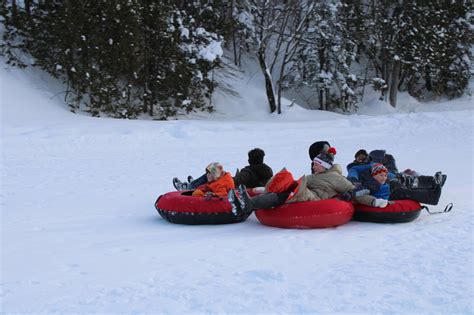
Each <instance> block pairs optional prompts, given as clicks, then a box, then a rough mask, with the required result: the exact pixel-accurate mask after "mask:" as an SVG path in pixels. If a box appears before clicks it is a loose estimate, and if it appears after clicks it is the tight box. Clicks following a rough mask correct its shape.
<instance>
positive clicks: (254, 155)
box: [248, 148, 265, 165]
mask: <svg viewBox="0 0 474 315" xmlns="http://www.w3.org/2000/svg"><path fill="white" fill-rule="evenodd" d="M248 155H249V164H250V165H258V164H262V163H263V157H264V156H265V152H264V151H263V150H262V149H260V148H255V149H252V150H250V151H249V153H248Z"/></svg>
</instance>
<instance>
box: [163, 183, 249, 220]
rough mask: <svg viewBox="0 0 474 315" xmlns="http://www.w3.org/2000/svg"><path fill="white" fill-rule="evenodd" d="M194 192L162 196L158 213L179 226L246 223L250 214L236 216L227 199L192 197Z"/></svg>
mask: <svg viewBox="0 0 474 315" xmlns="http://www.w3.org/2000/svg"><path fill="white" fill-rule="evenodd" d="M191 194H192V191H186V192H182V191H173V192H169V193H166V194H164V195H161V196H160V197H158V199H157V200H156V202H155V208H156V210H157V211H158V213H159V214H160V215H161V216H162V217H163V219H165V220H166V221H169V222H171V223H177V224H190V225H198V224H225V223H237V222H242V221H245V220H246V219H247V218H248V216H249V214H245V215H240V216H236V215H234V214H233V213H232V211H231V209H232V207H231V205H230V203H229V202H228V201H227V199H223V198H212V199H210V200H205V199H204V198H203V197H193V196H191Z"/></svg>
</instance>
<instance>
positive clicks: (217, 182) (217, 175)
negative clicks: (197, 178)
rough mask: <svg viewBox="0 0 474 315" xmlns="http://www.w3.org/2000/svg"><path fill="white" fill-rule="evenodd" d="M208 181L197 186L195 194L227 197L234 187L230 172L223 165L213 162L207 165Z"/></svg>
mask: <svg viewBox="0 0 474 315" xmlns="http://www.w3.org/2000/svg"><path fill="white" fill-rule="evenodd" d="M206 177H207V183H205V184H203V185H201V186H199V187H197V188H196V189H195V190H194V191H193V196H198V197H199V196H203V197H207V198H211V197H222V198H225V197H227V193H228V192H229V190H231V189H234V188H235V185H234V180H233V179H232V175H230V173H229V172H225V171H224V168H223V167H222V165H221V164H220V163H218V162H213V163H211V164H209V165H208V166H207V167H206Z"/></svg>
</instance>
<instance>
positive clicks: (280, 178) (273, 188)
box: [266, 169, 295, 193]
mask: <svg viewBox="0 0 474 315" xmlns="http://www.w3.org/2000/svg"><path fill="white" fill-rule="evenodd" d="M294 182H295V179H294V178H293V174H291V173H290V172H289V171H287V170H286V169H283V170H281V171H279V172H278V173H276V174H275V175H274V176H273V178H272V179H271V181H270V184H269V185H268V187H267V188H266V191H267V192H273V193H281V192H285V191H287V190H288V189H289V188H290V187H291V186H292V185H293V183H294Z"/></svg>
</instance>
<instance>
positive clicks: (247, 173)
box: [173, 148, 273, 191]
mask: <svg viewBox="0 0 474 315" xmlns="http://www.w3.org/2000/svg"><path fill="white" fill-rule="evenodd" d="M264 157H265V151H263V150H262V149H260V148H255V149H252V150H250V151H249V152H248V162H249V165H247V166H246V167H244V168H243V169H241V170H240V171H239V170H238V169H237V172H236V174H235V176H234V178H233V179H234V183H235V186H238V185H245V186H247V187H249V188H254V187H263V186H265V184H266V183H267V182H268V180H269V179H270V178H271V177H272V176H273V171H272V169H271V167H270V166H268V165H267V164H265V163H264V162H263V159H264ZM190 179H192V178H191V176H189V177H188V180H190ZM207 181H208V180H207V176H206V174H204V175H202V176H200V177H199V178H197V179H195V180H190V182H189V183H184V182H182V181H180V180H179V179H178V178H176V177H175V178H173V185H174V187H175V188H176V190H179V191H181V190H191V189H195V188H196V187H198V186H200V185H203V184H205V183H207Z"/></svg>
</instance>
